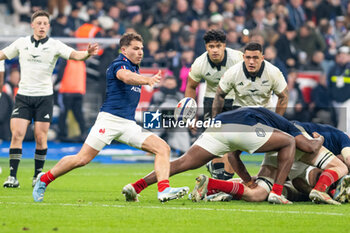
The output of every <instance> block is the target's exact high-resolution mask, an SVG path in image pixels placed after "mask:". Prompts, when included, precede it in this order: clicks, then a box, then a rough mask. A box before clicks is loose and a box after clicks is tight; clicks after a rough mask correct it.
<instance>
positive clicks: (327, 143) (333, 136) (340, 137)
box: [294, 121, 350, 155]
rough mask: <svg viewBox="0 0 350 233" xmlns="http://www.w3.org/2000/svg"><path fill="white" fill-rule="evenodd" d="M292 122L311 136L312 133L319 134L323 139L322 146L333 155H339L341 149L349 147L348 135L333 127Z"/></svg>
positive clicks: (349, 139)
mask: <svg viewBox="0 0 350 233" xmlns="http://www.w3.org/2000/svg"><path fill="white" fill-rule="evenodd" d="M294 122H295V124H297V125H300V126H302V127H303V128H304V129H305V131H306V132H307V133H308V134H310V135H311V136H312V133H313V132H317V133H319V134H321V135H322V136H323V137H324V143H323V146H324V147H326V148H327V149H328V150H330V151H331V152H332V153H333V154H335V155H339V154H340V153H341V151H342V149H343V148H345V147H350V138H349V137H348V135H347V134H345V133H344V132H343V131H341V130H339V129H336V128H334V127H333V126H330V125H323V124H316V123H310V122H298V121H294Z"/></svg>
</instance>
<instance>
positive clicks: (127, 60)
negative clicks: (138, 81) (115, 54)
mask: <svg viewBox="0 0 350 233" xmlns="http://www.w3.org/2000/svg"><path fill="white" fill-rule="evenodd" d="M120 60H122V61H126V62H129V63H130V64H131V65H132V66H135V67H139V65H136V64H134V63H132V62H131V61H130V60H129V58H127V57H126V56H125V55H124V54H122V53H120Z"/></svg>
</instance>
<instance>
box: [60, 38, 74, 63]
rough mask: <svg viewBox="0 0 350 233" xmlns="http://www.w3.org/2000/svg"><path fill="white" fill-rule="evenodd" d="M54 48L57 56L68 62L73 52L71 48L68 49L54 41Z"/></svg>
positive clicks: (61, 43) (66, 46)
mask: <svg viewBox="0 0 350 233" xmlns="http://www.w3.org/2000/svg"><path fill="white" fill-rule="evenodd" d="M56 48H57V51H58V53H59V56H60V57H62V58H64V59H66V60H68V59H69V57H70V55H71V53H72V52H73V51H74V49H73V48H71V47H69V46H68V45H66V44H64V43H63V42H61V41H59V40H56Z"/></svg>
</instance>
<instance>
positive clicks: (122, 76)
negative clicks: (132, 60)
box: [117, 69, 162, 87]
mask: <svg viewBox="0 0 350 233" xmlns="http://www.w3.org/2000/svg"><path fill="white" fill-rule="evenodd" d="M161 78H162V76H161V71H160V70H159V71H158V73H157V74H155V75H153V76H152V77H146V76H143V75H140V74H137V73H135V72H132V71H130V70H126V69H120V70H118V71H117V79H119V80H121V81H122V82H124V83H126V84H129V85H149V86H151V87H153V86H154V85H155V84H157V83H159V82H160V79H161Z"/></svg>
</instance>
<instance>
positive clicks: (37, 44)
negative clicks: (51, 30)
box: [30, 36, 49, 47]
mask: <svg viewBox="0 0 350 233" xmlns="http://www.w3.org/2000/svg"><path fill="white" fill-rule="evenodd" d="M48 40H49V37H48V36H47V37H45V38H43V39H40V40H36V39H34V36H31V37H30V41H31V42H32V43H35V47H38V46H39V44H40V43H41V44H45V43H46V42H47V41H48Z"/></svg>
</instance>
